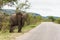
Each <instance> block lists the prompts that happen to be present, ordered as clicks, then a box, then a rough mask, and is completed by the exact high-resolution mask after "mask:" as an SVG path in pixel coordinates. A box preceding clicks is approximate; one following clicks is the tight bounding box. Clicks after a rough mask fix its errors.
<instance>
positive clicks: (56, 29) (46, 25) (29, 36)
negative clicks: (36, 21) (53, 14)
mask: <svg viewBox="0 0 60 40" xmlns="http://www.w3.org/2000/svg"><path fill="white" fill-rule="evenodd" d="M15 40H60V24H55V23H53V22H42V23H41V24H40V25H39V26H37V27H36V28H34V29H32V30H31V31H29V32H28V33H25V34H23V35H22V36H20V37H16V39H15Z"/></svg>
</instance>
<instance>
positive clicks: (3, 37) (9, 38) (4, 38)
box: [0, 23, 40, 40]
mask: <svg viewBox="0 0 60 40" xmlns="http://www.w3.org/2000/svg"><path fill="white" fill-rule="evenodd" d="M38 24H40V23H36V24H34V25H33V24H32V25H28V26H24V27H23V28H22V33H17V32H16V31H17V29H16V30H15V33H9V32H8V31H7V32H3V33H2V32H0V40H14V39H15V37H17V36H20V35H22V34H23V33H25V32H28V31H30V30H31V29H33V28H35V27H36V26H37V25H38Z"/></svg>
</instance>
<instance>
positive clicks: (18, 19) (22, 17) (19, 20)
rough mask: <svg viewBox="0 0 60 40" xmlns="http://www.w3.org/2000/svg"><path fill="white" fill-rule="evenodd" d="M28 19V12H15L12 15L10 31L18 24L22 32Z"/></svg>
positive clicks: (19, 30)
mask: <svg viewBox="0 0 60 40" xmlns="http://www.w3.org/2000/svg"><path fill="white" fill-rule="evenodd" d="M26 19H27V14H26V13H21V12H18V13H15V14H12V15H11V16H10V31H9V32H10V33H11V32H13V30H14V27H15V26H18V32H21V30H22V27H23V26H24V24H25V21H26Z"/></svg>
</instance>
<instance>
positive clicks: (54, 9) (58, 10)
mask: <svg viewBox="0 0 60 40" xmlns="http://www.w3.org/2000/svg"><path fill="white" fill-rule="evenodd" d="M29 2H30V3H31V8H30V9H29V10H28V11H29V12H34V13H38V14H40V15H42V16H58V17H60V0H29ZM4 9H15V7H8V6H7V5H6V6H5V7H4Z"/></svg>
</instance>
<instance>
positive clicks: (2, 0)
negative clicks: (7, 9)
mask: <svg viewBox="0 0 60 40" xmlns="http://www.w3.org/2000/svg"><path fill="white" fill-rule="evenodd" d="M16 1H17V0H0V9H1V7H2V6H4V5H6V4H7V3H9V2H12V3H13V2H16Z"/></svg>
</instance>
